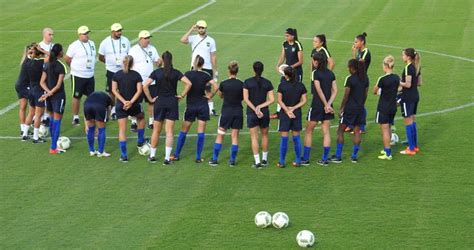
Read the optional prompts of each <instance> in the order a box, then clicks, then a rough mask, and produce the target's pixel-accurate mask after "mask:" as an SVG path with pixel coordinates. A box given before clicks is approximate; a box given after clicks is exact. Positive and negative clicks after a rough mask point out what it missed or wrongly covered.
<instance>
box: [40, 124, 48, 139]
mask: <svg viewBox="0 0 474 250" xmlns="http://www.w3.org/2000/svg"><path fill="white" fill-rule="evenodd" d="M48 135H49V127H46V126H43V125H41V126H40V127H39V131H38V136H39V137H40V138H41V139H44V138H46V137H48Z"/></svg>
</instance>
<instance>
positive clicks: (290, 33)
mask: <svg viewBox="0 0 474 250" xmlns="http://www.w3.org/2000/svg"><path fill="white" fill-rule="evenodd" d="M286 33H287V34H288V35H291V36H293V37H294V40H295V41H298V42H299V40H298V31H297V30H296V29H293V28H288V29H286Z"/></svg>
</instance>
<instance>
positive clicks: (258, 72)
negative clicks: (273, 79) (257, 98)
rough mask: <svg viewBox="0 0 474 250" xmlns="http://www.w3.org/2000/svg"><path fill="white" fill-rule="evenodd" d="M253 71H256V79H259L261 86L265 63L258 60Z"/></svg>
mask: <svg viewBox="0 0 474 250" xmlns="http://www.w3.org/2000/svg"><path fill="white" fill-rule="evenodd" d="M253 71H254V72H255V79H257V83H258V86H259V87H261V85H262V84H261V80H262V73H263V63H262V62H260V61H256V62H254V63H253Z"/></svg>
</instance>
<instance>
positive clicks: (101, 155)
mask: <svg viewBox="0 0 474 250" xmlns="http://www.w3.org/2000/svg"><path fill="white" fill-rule="evenodd" d="M97 157H99V158H101V157H110V154H109V153H107V152H105V151H104V152H103V153H99V152H97Z"/></svg>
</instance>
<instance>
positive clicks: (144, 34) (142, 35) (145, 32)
mask: <svg viewBox="0 0 474 250" xmlns="http://www.w3.org/2000/svg"><path fill="white" fill-rule="evenodd" d="M148 37H151V34H150V31H148V30H142V31H140V33H138V38H139V39H140V38H148Z"/></svg>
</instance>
